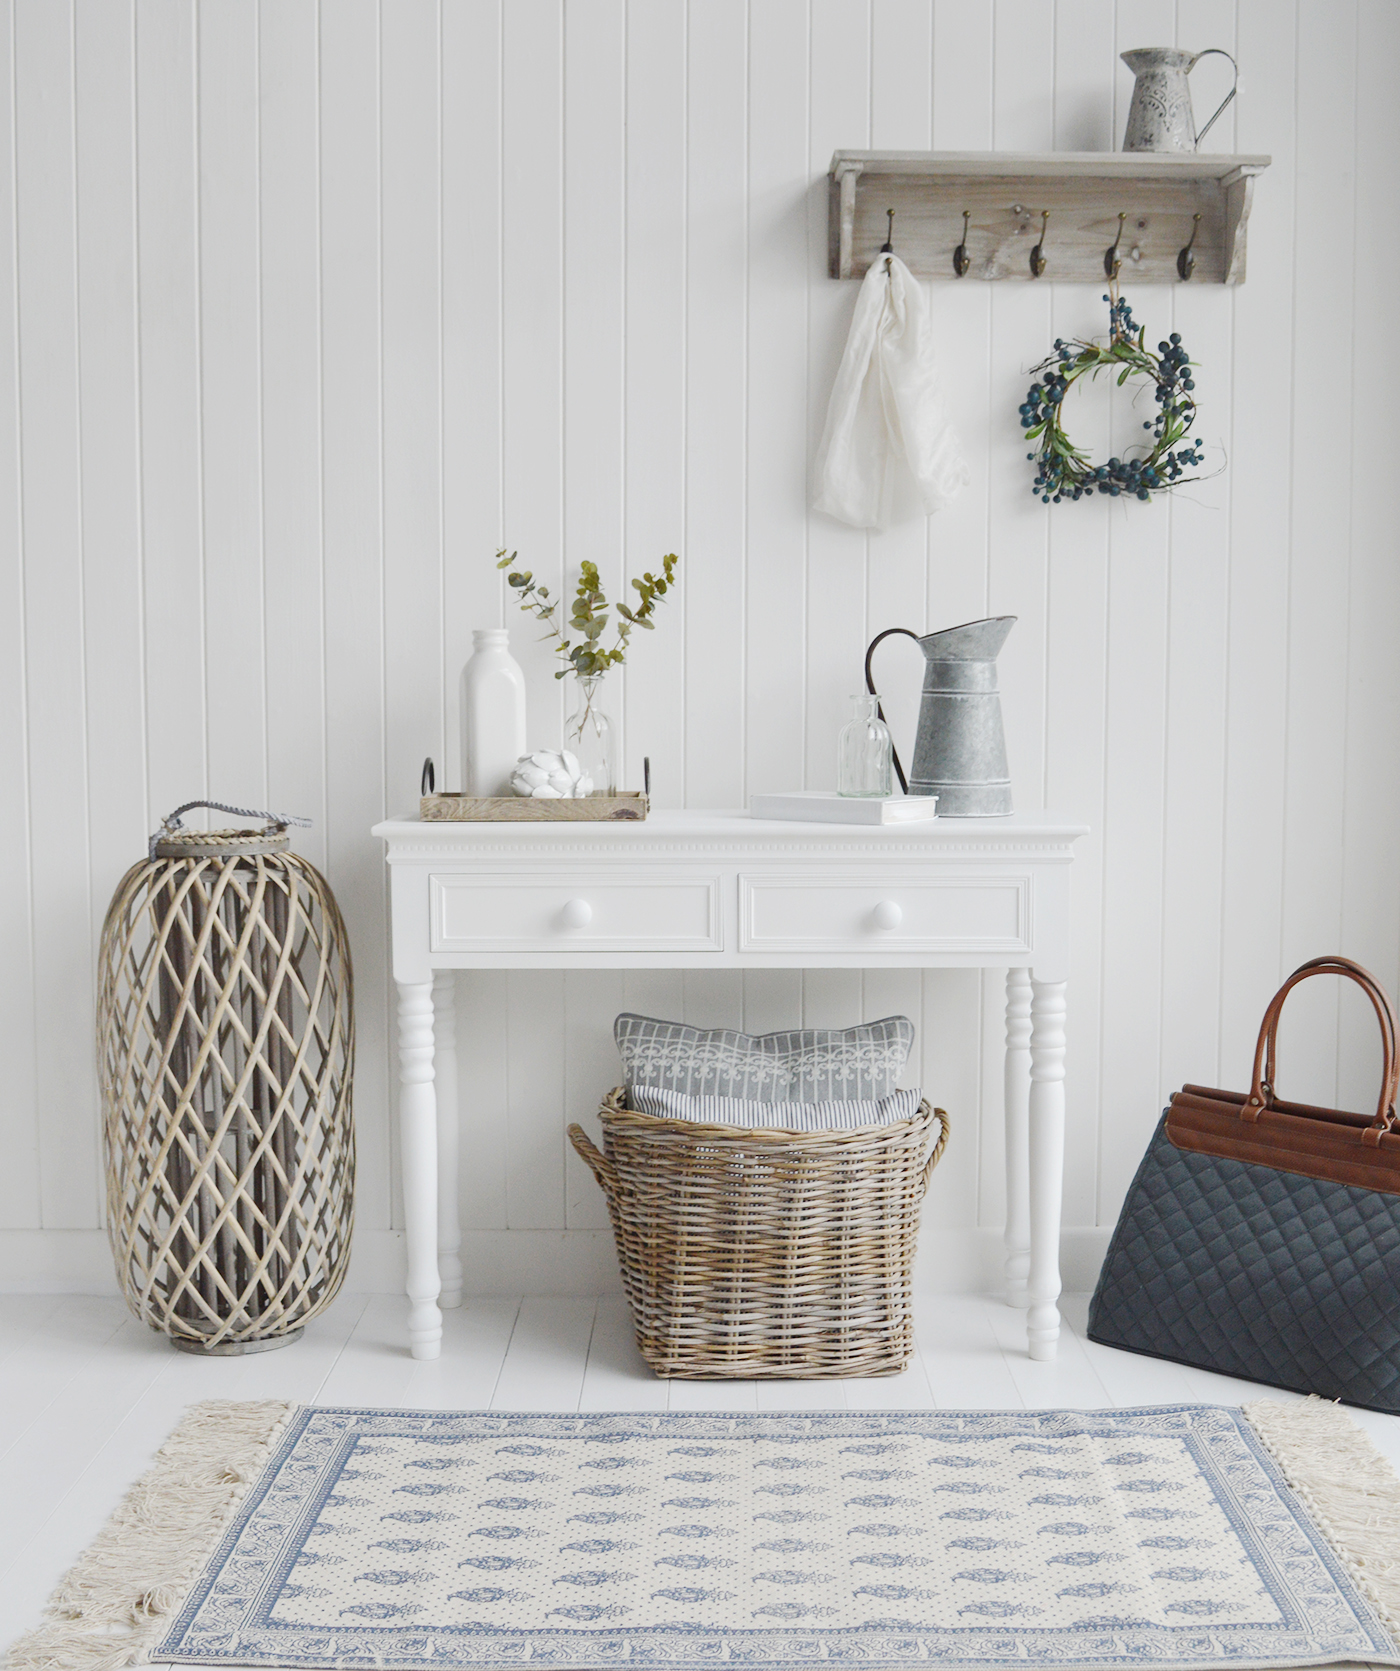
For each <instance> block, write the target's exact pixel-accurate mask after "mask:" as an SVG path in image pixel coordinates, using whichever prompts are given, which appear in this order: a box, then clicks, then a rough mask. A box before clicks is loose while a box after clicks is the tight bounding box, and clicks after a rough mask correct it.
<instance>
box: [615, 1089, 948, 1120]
mask: <svg viewBox="0 0 1400 1671" xmlns="http://www.w3.org/2000/svg"><path fill="white" fill-rule="evenodd" d="M627 1100H628V1106H629V1107H630V1108H631V1109H632V1110H633V1111H634V1112H635V1113H638V1114H655V1115H658V1116H659V1117H660V1118H661V1119H664V1120H702V1121H705V1122H706V1123H707V1124H709V1125H717V1126H749V1127H769V1128H772V1129H774V1130H779V1131H846V1130H854V1129H855V1128H856V1127H858V1126H887V1125H892V1124H893V1123H894V1122H895V1121H896V1120H910V1119H913V1117H914V1115H915V1114H916V1113H917V1112H918V1109H919V1100H920V1093H919V1092H918V1091H917V1090H907V1091H893V1092H891V1093H890V1095H889V1096H887V1097H876V1098H867V1099H862V1100H860V1101H853V1102H756V1101H754V1100H752V1099H751V1098H749V1097H712V1096H691V1095H689V1094H688V1093H687V1092H685V1091H672V1090H668V1089H667V1088H666V1087H665V1086H659V1085H634V1086H633V1087H632V1089H631V1090H630V1091H629V1092H628V1094H627Z"/></svg>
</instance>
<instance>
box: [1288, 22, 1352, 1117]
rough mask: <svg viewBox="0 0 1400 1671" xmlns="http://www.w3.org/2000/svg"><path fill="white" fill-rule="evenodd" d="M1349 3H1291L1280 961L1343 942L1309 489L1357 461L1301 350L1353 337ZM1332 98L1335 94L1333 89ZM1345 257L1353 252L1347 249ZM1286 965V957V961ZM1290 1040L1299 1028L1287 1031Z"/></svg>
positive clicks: (1337, 692) (1344, 510)
mask: <svg viewBox="0 0 1400 1671" xmlns="http://www.w3.org/2000/svg"><path fill="white" fill-rule="evenodd" d="M1356 30H1357V7H1356V5H1355V4H1354V3H1341V4H1338V5H1336V6H1333V7H1329V8H1328V9H1327V10H1326V11H1325V12H1323V11H1320V10H1319V9H1318V8H1317V7H1315V6H1303V7H1302V8H1301V9H1300V10H1299V13H1298V61H1299V64H1300V65H1303V64H1306V65H1307V66H1308V68H1307V73H1306V74H1301V75H1300V76H1299V78H1298V95H1297V99H1298V102H1297V128H1298V174H1297V198H1296V206H1297V213H1298V227H1299V237H1298V239H1297V242H1296V245H1295V249H1294V274H1295V283H1294V292H1293V308H1294V312H1293V318H1294V329H1295V331H1296V333H1297V335H1296V337H1295V342H1296V345H1297V346H1296V347H1295V349H1294V373H1295V376H1301V377H1303V378H1305V379H1306V383H1307V387H1308V391H1309V397H1310V399H1311V400H1312V401H1313V402H1315V403H1316V409H1317V410H1319V411H1326V412H1328V413H1333V412H1335V413H1336V417H1335V419H1332V420H1331V421H1329V422H1327V423H1325V424H1317V423H1313V422H1310V421H1308V420H1307V419H1306V418H1304V417H1303V416H1302V414H1301V413H1300V414H1299V421H1297V422H1295V424H1294V426H1293V433H1292V437H1291V439H1292V453H1293V470H1292V471H1291V473H1290V478H1289V479H1290V484H1291V492H1290V499H1291V503H1290V507H1289V509H1290V521H1291V533H1292V544H1291V548H1290V561H1289V579H1288V599H1289V621H1288V639H1287V657H1288V668H1289V681H1288V709H1287V738H1288V743H1287V754H1286V756H1285V761H1284V772H1285V778H1284V793H1285V800H1284V809H1285V819H1286V824H1285V828H1286V830H1287V837H1286V840H1285V843H1284V852H1283V936H1282V939H1283V962H1284V965H1285V966H1286V967H1288V968H1292V967H1293V966H1294V965H1296V964H1298V963H1301V962H1303V961H1304V959H1306V958H1309V957H1316V956H1317V955H1318V953H1319V952H1322V951H1327V950H1328V949H1330V948H1331V947H1334V946H1336V945H1338V944H1339V943H1340V939H1341V926H1342V871H1341V858H1342V853H1343V843H1344V828H1343V818H1344V810H1343V809H1344V806H1345V797H1346V789H1345V771H1346V750H1345V747H1339V746H1338V743H1339V740H1340V739H1342V738H1344V737H1345V735H1346V714H1347V697H1348V685H1347V681H1346V679H1345V678H1343V677H1341V676H1340V670H1341V669H1342V668H1343V667H1344V666H1345V665H1346V655H1347V635H1348V629H1349V626H1350V607H1349V597H1348V593H1349V588H1350V583H1351V574H1352V568H1353V564H1354V563H1355V562H1356V553H1355V547H1354V544H1353V527H1352V515H1351V502H1350V496H1349V495H1338V497H1337V498H1336V499H1335V500H1334V499H1333V498H1332V497H1331V495H1330V494H1326V493H1315V492H1309V491H1307V485H1306V484H1308V483H1309V482H1319V483H1320V482H1325V481H1330V480H1333V479H1337V480H1341V481H1345V480H1347V478H1348V474H1349V472H1350V470H1351V469H1352V468H1353V465H1352V429H1351V409H1350V401H1349V398H1348V397H1349V395H1350V387H1351V380H1352V366H1351V364H1350V359H1349V356H1348V355H1346V354H1345V353H1343V354H1337V355H1331V354H1318V353H1316V352H1312V351H1309V349H1308V347H1307V345H1308V344H1309V343H1312V342H1315V341H1318V340H1319V338H1320V337H1325V338H1327V339H1332V340H1337V341H1341V342H1350V341H1351V339H1352V333H1353V329H1354V307H1355V292H1354V286H1353V285H1351V284H1346V285H1338V283H1337V273H1336V270H1335V263H1334V261H1333V259H1332V258H1330V257H1329V256H1328V254H1327V251H1326V250H1325V249H1323V248H1322V247H1321V246H1320V245H1319V241H1318V240H1317V238H1315V237H1314V236H1313V228H1314V227H1316V226H1317V225H1318V224H1319V223H1320V222H1321V221H1322V220H1323V219H1326V218H1327V217H1332V218H1333V219H1337V220H1340V221H1341V222H1342V223H1343V224H1346V223H1348V222H1350V221H1351V220H1352V217H1353V214H1354V212H1355V192H1356V159H1357V155H1358V151H1357V133H1356V99H1355V86H1356ZM1337 101H1340V102H1337ZM1348 265H1350V263H1348ZM1281 972H1282V971H1281ZM1331 985H1332V983H1331V982H1323V981H1314V982H1310V983H1309V984H1308V986H1307V987H1305V988H1304V989H1303V990H1301V991H1300V992H1299V993H1298V995H1297V998H1296V1000H1291V1001H1290V1003H1289V1012H1290V1013H1289V1016H1288V1028H1289V1038H1290V1042H1291V1048H1290V1050H1289V1053H1288V1085H1287V1090H1286V1092H1285V1093H1283V1094H1286V1095H1288V1096H1290V1097H1296V1098H1297V1099H1298V1100H1299V1101H1300V1102H1310V1103H1321V1104H1324V1105H1331V1104H1333V1103H1334V1102H1335V1100H1336V1092H1337V1057H1336V1049H1337V1045H1336V1038H1337V996H1336V994H1335V992H1331V991H1328V990H1327V988H1328V987H1330V986H1331ZM1294 1041H1296V1042H1294Z"/></svg>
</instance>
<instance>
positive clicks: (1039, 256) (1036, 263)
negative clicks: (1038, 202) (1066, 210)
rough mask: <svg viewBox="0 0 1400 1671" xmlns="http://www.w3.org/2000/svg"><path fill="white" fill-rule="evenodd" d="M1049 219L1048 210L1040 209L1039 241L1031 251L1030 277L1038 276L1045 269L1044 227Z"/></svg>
mask: <svg viewBox="0 0 1400 1671" xmlns="http://www.w3.org/2000/svg"><path fill="white" fill-rule="evenodd" d="M1049 220H1050V211H1049V210H1048V209H1042V210H1041V211H1040V242H1039V243H1038V244H1037V245H1036V246H1035V248H1034V249H1033V250H1032V251H1031V277H1032V278H1039V277H1040V275H1041V274H1042V273H1043V272H1044V271H1045V254H1044V251H1045V228H1046V225H1047V224H1048V222H1049Z"/></svg>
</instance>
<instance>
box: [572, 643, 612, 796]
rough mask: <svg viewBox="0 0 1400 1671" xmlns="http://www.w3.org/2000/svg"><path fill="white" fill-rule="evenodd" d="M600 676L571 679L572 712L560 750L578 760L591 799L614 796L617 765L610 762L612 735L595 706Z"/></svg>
mask: <svg viewBox="0 0 1400 1671" xmlns="http://www.w3.org/2000/svg"><path fill="white" fill-rule="evenodd" d="M602 684H603V676H602V674H601V673H594V674H587V675H580V676H578V677H576V678H575V679H574V711H573V713H571V714H570V715H569V717H568V719H567V720H565V722H564V747H565V748H566V749H567V750H568V751H569V753H570V754H574V755H577V756H578V763H579V765H580V766H581V767H582V768H583V770H584V773H585V774H586V775H587V776H588V777H590V778H592V780H593V793H594V794H595V795H615V794H616V793H617V765H616V762H615V760H614V758H613V750H614V746H615V739H616V734H615V733H614V731H613V728H612V722H611V721H610V720H609V719H608V716H607V715H606V714H605V713H604V712H603V710H602V708H601V707H599V705H598V697H599V693H600V691H601V689H602Z"/></svg>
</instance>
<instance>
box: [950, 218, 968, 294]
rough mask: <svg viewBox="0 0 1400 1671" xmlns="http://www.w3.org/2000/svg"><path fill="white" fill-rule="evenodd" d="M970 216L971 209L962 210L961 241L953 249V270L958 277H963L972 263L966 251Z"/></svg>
mask: <svg viewBox="0 0 1400 1671" xmlns="http://www.w3.org/2000/svg"><path fill="white" fill-rule="evenodd" d="M971 217H972V210H971V209H964V210H963V235H962V242H961V243H960V244H959V245H958V247H957V248H956V249H955V250H954V251H953V271H954V272H955V273H956V274H957V275H958V277H959V278H963V277H964V276H965V275H966V273H967V270H968V268H969V267H970V266H971V265H972V257H971V256H970V255H969V254H968V253H967V223H968V221H969V220H970V219H971Z"/></svg>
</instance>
